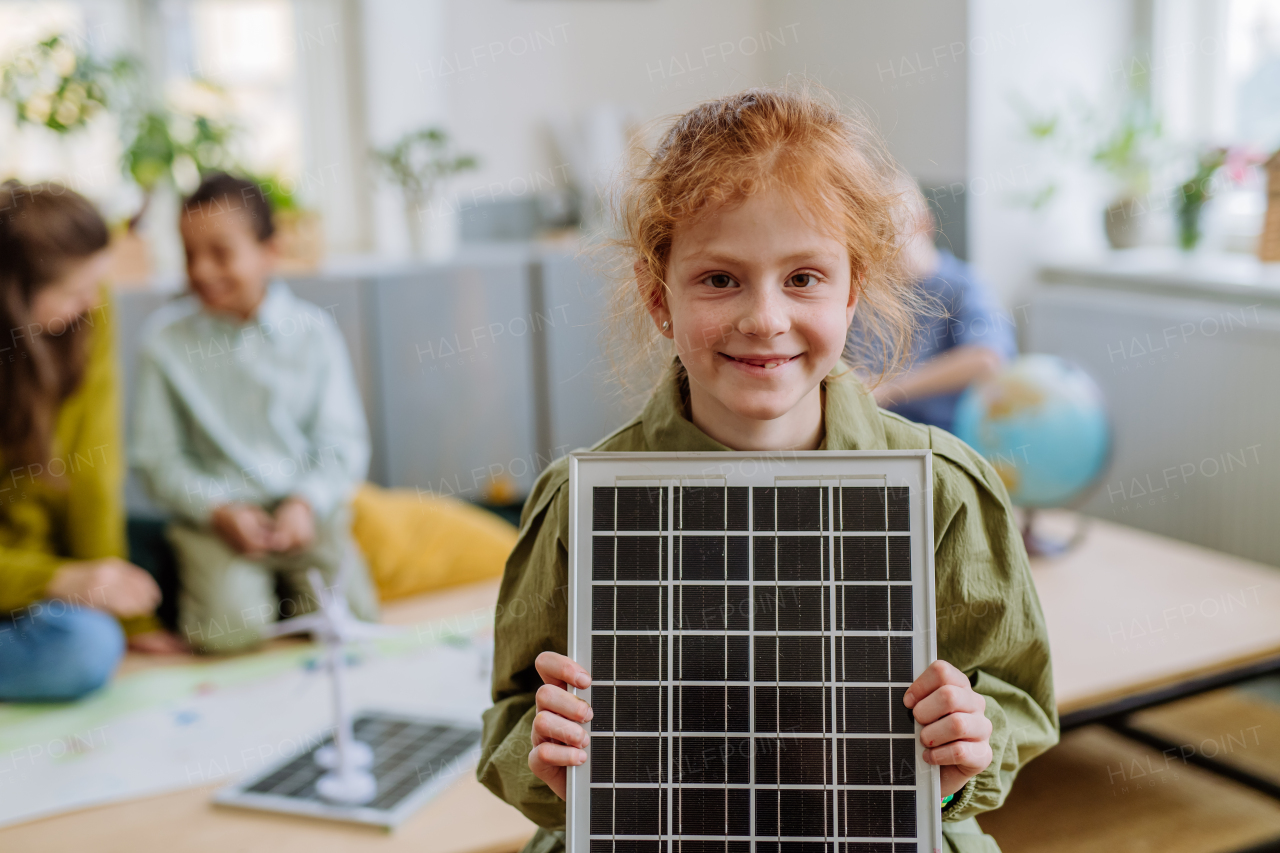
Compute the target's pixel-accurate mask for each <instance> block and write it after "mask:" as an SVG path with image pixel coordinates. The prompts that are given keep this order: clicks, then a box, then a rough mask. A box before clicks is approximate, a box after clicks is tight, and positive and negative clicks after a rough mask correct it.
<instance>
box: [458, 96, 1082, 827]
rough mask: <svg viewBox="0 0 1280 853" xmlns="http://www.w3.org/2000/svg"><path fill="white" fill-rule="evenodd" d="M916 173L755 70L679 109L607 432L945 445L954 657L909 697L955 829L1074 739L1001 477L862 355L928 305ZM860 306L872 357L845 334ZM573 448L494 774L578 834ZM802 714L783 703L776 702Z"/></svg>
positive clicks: (507, 652)
mask: <svg viewBox="0 0 1280 853" xmlns="http://www.w3.org/2000/svg"><path fill="white" fill-rule="evenodd" d="M914 192H915V189H914V187H913V185H910V184H909V183H907V182H906V181H904V180H903V176H902V175H901V173H900V171H899V170H898V169H897V167H896V166H895V165H894V163H893V162H892V161H891V159H890V158H889V157H888V155H887V154H885V153H884V150H883V147H882V145H881V143H879V142H878V141H877V140H876V138H875V136H874V134H873V133H872V132H870V131H869V130H868V129H867V128H866V126H865V125H864V123H863V122H862V121H861V120H860V119H858V118H856V117H851V116H850V115H848V114H846V113H845V112H842V111H841V110H840V109H838V108H836V107H833V106H832V105H830V104H828V103H827V102H826V101H825V100H824V99H823V98H821V97H819V96H817V95H815V94H813V93H811V92H809V91H806V90H798V91H797V90H780V89H756V90H749V91H746V92H742V93H739V94H736V95H731V96H728V97H725V98H722V99H719V100H715V101H711V102H708V103H705V104H702V105H701V106H698V107H696V108H694V109H693V110H691V111H690V112H688V113H687V114H685V115H684V116H682V117H680V118H679V119H678V120H677V121H676V123H675V124H674V126H673V127H672V128H671V129H670V131H669V132H668V133H667V134H666V136H665V138H664V139H663V141H662V143H661V144H660V146H659V147H658V149H657V150H656V151H655V152H654V153H653V154H652V155H651V156H650V157H649V158H648V159H647V161H646V163H645V165H644V166H643V167H642V168H641V170H640V172H639V173H638V174H637V175H636V177H635V178H634V179H633V180H632V182H631V183H630V185H629V186H628V188H627V190H626V192H625V193H624V195H623V197H622V201H621V205H620V210H619V219H620V226H621V236H620V238H619V239H618V243H619V246H620V248H621V249H622V250H623V251H624V252H625V253H626V255H627V256H628V260H629V261H630V267H629V271H630V273H631V275H629V276H628V277H627V281H626V282H625V283H624V285H623V286H622V287H621V288H620V289H619V293H618V299H619V302H620V306H619V311H618V315H619V316H621V317H622V318H624V322H629V323H630V325H629V328H628V331H629V332H630V333H631V335H632V337H633V340H634V347H633V350H632V351H633V353H634V355H635V356H636V358H637V360H644V359H646V358H649V357H652V356H655V355H657V356H659V357H660V358H662V360H664V361H666V363H667V364H668V368H667V369H666V371H665V373H664V375H663V377H662V379H661V380H660V381H659V383H658V384H657V386H656V388H655V389H654V391H653V393H652V396H651V397H650V399H649V401H648V403H647V405H646V406H645V408H644V410H643V412H642V413H641V414H640V415H639V416H638V417H637V418H636V419H635V420H633V421H632V422H631V423H629V424H627V425H626V426H624V427H623V428H622V429H620V430H618V431H617V432H615V433H614V434H613V435H611V436H608V437H607V438H605V439H604V440H603V441H601V442H600V443H599V444H598V445H596V447H595V448H594V449H596V450H602V451H641V452H645V451H650V452H668V453H669V452H676V451H725V450H739V451H779V450H814V449H817V450H824V449H827V450H894V449H899V450H901V449H931V450H932V451H933V478H934V481H933V490H932V492H933V494H932V498H933V516H934V543H935V552H934V562H935V585H936V597H937V651H938V660H937V661H936V662H935V663H933V664H932V665H930V666H929V667H928V668H927V669H926V670H925V671H924V672H923V673H922V674H921V675H920V676H919V677H918V678H917V679H916V680H915V682H914V683H913V684H912V685H911V686H910V688H909V689H908V690H907V691H906V693H905V695H904V697H903V704H904V705H905V706H906V708H908V709H910V711H911V713H912V714H913V715H914V717H915V720H916V721H917V722H918V723H919V724H920V726H921V731H920V739H921V741H922V744H923V748H924V752H923V755H924V760H925V761H926V762H928V763H930V764H934V765H937V766H939V768H940V771H941V782H942V794H943V796H944V803H943V812H942V816H943V820H944V827H945V829H944V839H945V840H946V842H947V843H948V844H949V845H950V846H951V848H952V849H955V850H959V851H964V850H990V849H994V842H992V841H991V839H990V838H988V837H985V836H982V834H981V830H980V829H978V827H977V825H976V823H975V822H974V821H973V820H972V818H973V817H974V816H975V815H978V814H980V813H982V812H984V811H988V810H990V809H994V808H997V807H998V806H999V805H1000V804H1001V803H1002V802H1003V801H1004V798H1005V796H1006V795H1007V794H1008V792H1009V789H1010V787H1011V785H1012V783H1013V779H1014V777H1015V775H1016V774H1017V772H1018V769H1019V768H1020V767H1021V766H1022V765H1023V764H1025V763H1026V762H1027V761H1029V760H1030V759H1031V758H1033V757H1035V756H1036V755H1038V754H1040V753H1041V752H1043V751H1044V750H1046V749H1048V748H1049V747H1050V746H1052V745H1053V744H1054V743H1056V741H1057V737H1058V729H1057V715H1056V712H1055V706H1054V699H1053V686H1052V681H1051V674H1050V665H1049V647H1048V639H1047V635H1046V631H1045V626H1044V619H1043V616H1042V614H1041V610H1040V605H1039V601H1038V599H1037V598H1036V594H1035V590H1034V587H1033V586H1032V583H1031V578H1030V574H1029V568H1028V563H1027V557H1026V553H1025V550H1024V549H1023V545H1022V540H1021V537H1020V536H1019V534H1018V531H1017V529H1016V526H1015V523H1014V519H1013V516H1012V510H1011V506H1010V504H1009V499H1008V495H1007V494H1006V492H1005V489H1004V487H1003V485H1002V484H1001V482H1000V480H999V478H998V477H997V475H996V474H995V472H994V471H993V469H992V468H991V467H990V465H988V464H987V463H986V462H985V461H984V460H983V459H982V458H981V457H980V456H979V455H978V454H977V453H975V452H974V451H973V450H971V449H970V448H969V447H968V446H967V445H965V444H963V443H962V442H960V441H959V440H958V439H956V438H954V437H953V436H951V435H950V434H948V433H946V432H944V431H942V430H939V429H937V428H934V427H926V426H921V425H918V424H915V423H912V422H910V421H907V420H905V419H903V418H901V417H899V416H897V415H894V414H891V413H888V412H885V411H883V410H881V409H879V408H877V406H876V403H875V399H874V397H873V396H872V394H871V393H870V391H868V389H867V388H866V387H865V386H864V385H863V384H862V383H861V382H860V381H859V380H858V379H857V377H856V372H855V370H853V369H852V368H853V367H857V366H859V365H860V364H862V365H865V364H867V363H874V364H889V365H893V364H900V363H901V361H902V358H903V356H905V355H906V354H908V353H910V351H911V333H912V326H913V322H914V320H913V318H914V317H915V316H916V315H917V313H918V312H919V311H920V310H921V309H922V307H924V306H922V305H921V304H920V297H919V296H918V293H917V290H916V289H915V288H914V286H913V284H912V276H911V273H910V271H909V270H908V269H907V268H906V263H905V259H904V258H903V256H902V255H903V253H902V251H901V249H902V247H903V246H904V245H905V244H906V243H907V242H908V241H909V240H910V238H911V236H912V235H911V234H909V233H906V232H907V231H909V230H910V227H911V225H909V224H908V223H913V222H915V221H916V218H915V217H911V216H909V215H904V211H910V210H911V209H914V207H915V206H916V205H917V204H918V200H917V199H915V198H908V197H907V196H906V195H905V194H907V193H914ZM855 311H856V312H857V313H858V315H859V321H860V322H859V328H860V329H862V330H863V336H862V343H863V344H864V345H865V346H866V347H867V348H868V351H871V350H874V352H875V353H876V355H875V358H874V361H873V360H872V359H870V358H865V359H864V358H863V354H862V353H859V352H850V351H846V347H845V344H846V337H845V336H846V333H847V331H848V329H849V327H850V325H851V323H852V321H853V317H854V313H855ZM569 541H570V540H569V494H568V465H567V462H566V460H563V459H562V460H560V461H559V462H558V463H556V464H554V465H552V466H551V467H550V468H548V469H547V471H546V472H544V474H543V475H542V477H541V478H540V479H539V481H538V483H537V485H536V486H535V487H534V490H533V492H532V494H531V495H530V497H529V500H528V502H527V504H526V505H525V510H524V518H523V519H522V524H521V533H520V539H519V541H518V543H517V545H516V547H515V550H514V552H513V553H512V555H511V558H510V560H509V561H508V563H507V568H506V575H505V577H504V579H503V583H502V591H501V594H500V600H499V607H498V614H499V615H498V618H497V623H496V648H495V656H494V683H493V696H494V707H493V708H491V709H490V710H489V711H487V712H486V714H485V731H484V747H485V751H484V756H483V758H482V760H481V763H480V767H479V771H478V775H479V778H480V780H481V781H482V782H483V783H484V784H485V785H487V786H488V787H489V788H490V789H491V790H492V791H493V792H494V793H496V794H497V795H498V796H499V797H502V798H503V799H505V800H506V801H507V802H509V803H511V804H512V805H514V806H516V807H517V808H519V809H520V810H521V811H522V812H523V813H524V814H526V815H527V816H528V817H529V818H530V819H532V820H533V821H534V822H535V823H537V824H539V825H540V826H541V827H543V829H542V830H541V831H540V832H539V833H538V835H536V836H535V837H534V839H533V841H531V842H530V846H529V847H528V848H526V849H528V850H538V851H554V850H559V849H561V848H562V846H563V844H564V833H563V829H564V825H565V804H564V796H565V786H566V773H567V768H568V767H572V766H577V765H582V764H584V763H586V761H587V760H588V753H587V745H588V737H587V734H586V732H585V730H584V729H583V727H582V724H583V723H586V722H588V721H590V720H591V719H592V716H593V710H592V708H591V707H589V706H588V704H587V703H586V702H585V701H583V700H582V699H580V698H578V697H576V696H574V695H573V694H572V693H571V692H570V689H571V688H579V689H584V688H587V687H589V686H590V684H591V677H590V674H589V673H587V672H586V671H585V670H584V669H583V668H582V667H580V666H578V665H577V664H576V663H575V662H574V661H572V660H570V659H569V658H568V657H566V656H565V655H564V654H563V653H564V652H565V651H566V649H567V630H568V596H567V595H566V594H565V592H566V590H567V584H568V582H569V579H568V577H567V566H568V548H569ZM780 713H781V715H782V716H783V717H785V715H786V713H787V711H786V709H785V708H783V709H781V712H780Z"/></svg>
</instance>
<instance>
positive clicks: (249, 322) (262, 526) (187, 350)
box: [132, 174, 377, 652]
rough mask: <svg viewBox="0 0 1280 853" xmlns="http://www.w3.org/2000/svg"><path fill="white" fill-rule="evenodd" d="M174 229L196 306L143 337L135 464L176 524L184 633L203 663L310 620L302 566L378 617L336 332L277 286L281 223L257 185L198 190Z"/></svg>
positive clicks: (351, 404) (310, 599) (360, 428)
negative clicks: (354, 531) (363, 545)
mask: <svg viewBox="0 0 1280 853" xmlns="http://www.w3.org/2000/svg"><path fill="white" fill-rule="evenodd" d="M180 227H181V231H182V241H183V246H184V248H185V250H186V257H187V276H188V279H189V282H190V286H191V295H190V296H188V297H185V298H183V299H181V300H179V301H177V302H176V303H174V304H172V305H170V306H167V307H166V308H164V309H162V310H160V311H158V312H157V313H156V314H155V315H154V316H153V317H152V318H151V320H150V321H149V323H148V327H147V329H146V330H145V331H144V333H143V334H144V340H143V345H142V352H141V355H140V357H139V364H138V394H137V410H136V413H135V414H136V417H135V432H134V435H133V437H132V438H133V441H132V456H133V460H134V464H135V465H136V466H137V468H138V469H139V470H140V472H141V474H142V476H143V479H144V480H145V482H146V484H147V486H148V488H149V490H150V492H151V494H152V495H153V497H154V499H155V500H156V502H157V503H158V504H159V505H160V506H161V507H163V508H164V509H165V510H167V511H168V512H170V513H172V514H173V515H174V516H175V517H176V520H175V521H174V522H173V524H172V525H170V527H169V529H168V531H167V535H168V538H169V541H170V542H171V543H172V544H173V547H174V549H175V551H176V554H177V558H178V572H179V579H180V584H181V590H182V591H181V593H180V596H179V602H178V623H179V630H180V632H181V634H182V636H183V638H184V639H186V640H187V641H188V642H189V643H191V645H192V646H193V647H194V648H195V649H197V650H198V651H202V652H231V651H237V650H242V649H247V648H251V647H253V646H254V645H256V644H258V643H259V642H260V640H261V639H262V634H261V629H262V627H263V626H264V625H266V624H268V623H271V622H274V621H275V620H276V619H278V618H281V617H284V618H287V617H290V616H295V615H298V614H300V613H304V612H308V611H310V610H313V609H314V608H315V606H316V604H317V602H316V600H315V597H314V595H313V594H312V592H311V590H310V587H309V584H308V582H307V578H306V572H307V570H308V569H309V568H311V567H315V568H317V569H319V570H320V572H321V573H322V575H323V576H324V579H325V583H326V585H335V584H340V585H341V587H342V589H343V590H344V592H345V595H346V598H347V600H348V602H349V604H350V606H351V609H352V611H353V612H354V613H355V614H356V615H357V616H359V617H361V618H363V619H369V620H372V619H375V618H376V613H377V598H376V596H375V593H374V590H373V587H372V584H371V583H370V580H369V575H368V570H367V568H366V566H365V563H364V560H363V558H362V557H361V556H360V553H359V551H358V550H357V548H356V546H355V544H354V542H353V541H352V539H351V535H350V515H349V511H348V501H349V499H350V496H351V494H352V492H353V491H354V489H355V487H356V485H357V484H358V483H359V482H360V481H361V480H362V479H363V478H364V475H365V471H366V468H367V466H368V461H369V438H368V430H367V428H366V425H365V421H364V411H363V408H362V404H361V401H360V395H359V392H358V391H357V389H356V384H355V379H354V377H353V374H352V370H351V364H350V360H349V358H348V356H347V350H346V346H345V344H344V343H343V340H342V336H341V334H340V333H339V332H338V329H337V327H336V325H335V323H334V321H333V318H332V317H331V316H330V315H329V314H326V313H325V312H324V311H322V310H321V309H320V308H318V307H317V306H315V305H312V304H310V303H308V302H305V301H303V300H301V299H298V298H297V297H296V296H294V295H293V293H292V292H291V291H290V290H289V288H288V287H287V286H286V285H285V284H284V283H283V282H280V281H272V280H271V277H272V272H273V269H274V264H275V259H276V250H275V244H274V242H273V240H272V236H273V234H274V226H273V224H272V219H271V210H270V207H269V206H268V204H267V201H266V199H265V198H264V196H263V194H262V191H261V190H260V189H259V187H258V186H257V185H255V184H253V183H251V182H249V181H246V180H243V179H240V178H235V177H232V176H230V175H226V174H215V175H212V176H210V177H208V178H206V179H205V181H204V182H203V183H202V184H201V185H200V187H199V188H198V189H197V190H196V191H195V193H193V194H192V195H191V196H190V197H189V198H188V199H186V201H185V202H184V203H183V207H182V214H181V221H180ZM278 589H279V590H280V591H282V592H283V595H282V596H279V597H278V596H277V590H278Z"/></svg>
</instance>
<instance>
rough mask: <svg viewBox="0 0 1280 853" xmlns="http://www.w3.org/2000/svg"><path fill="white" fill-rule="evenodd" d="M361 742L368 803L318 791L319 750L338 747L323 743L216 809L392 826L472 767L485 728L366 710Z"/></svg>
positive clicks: (230, 793) (358, 724) (223, 796)
mask: <svg viewBox="0 0 1280 853" xmlns="http://www.w3.org/2000/svg"><path fill="white" fill-rule="evenodd" d="M353 728H354V730H355V736H356V740H358V741H361V742H363V743H366V744H368V745H369V747H370V748H372V750H373V765H372V767H370V770H371V771H372V773H373V775H374V778H375V779H376V780H377V782H378V793H377V795H376V796H375V797H374V799H373V800H372V801H371V802H369V803H367V804H365V805H355V806H352V805H343V804H339V803H331V802H327V801H326V800H325V799H324V798H323V797H321V796H320V794H319V793H318V792H317V791H316V782H317V780H319V778H320V776H321V775H322V774H323V773H324V772H325V770H324V768H323V767H321V766H320V765H319V764H318V763H317V762H316V760H315V754H316V750H318V749H320V748H321V747H324V746H329V745H331V744H332V743H333V738H332V736H329V737H325V738H323V739H318V742H317V743H315V744H314V745H313V746H312V747H311V748H310V749H308V750H306V751H305V752H300V753H299V754H297V755H295V756H293V757H291V758H289V759H286V760H285V761H282V762H280V763H279V764H277V765H275V766H274V767H271V768H268V769H267V770H266V771H264V772H262V773H259V774H257V775H255V776H252V777H250V778H248V779H244V780H241V781H239V782H236V783H234V784H232V785H229V786H227V787H226V788H223V789H222V790H221V791H219V792H218V794H217V795H216V796H215V797H214V801H215V802H217V803H218V804H219V805H224V806H235V807H239V808H247V809H257V810H260V811H273V812H288V813H291V814H300V815H306V816H308V817H318V818H326V819H329V820H339V821H350V822H353V823H364V824H371V825H374V826H382V827H387V828H391V827H395V826H397V825H398V824H400V823H401V822H402V821H403V820H404V819H405V818H407V817H408V816H409V815H411V814H413V813H414V812H415V811H416V810H417V809H418V808H419V807H421V806H422V805H423V803H425V802H427V801H428V800H430V799H431V798H432V797H434V796H435V795H436V794H438V793H439V792H440V791H442V790H443V789H444V788H445V787H447V786H448V785H450V784H452V783H453V781H454V780H455V779H456V778H457V776H458V774H459V773H462V772H466V771H467V770H468V769H470V767H471V765H472V764H473V762H474V761H475V759H476V757H477V756H478V755H479V753H480V728H479V726H476V725H472V724H470V723H467V724H462V723H458V722H456V721H452V720H445V719H425V718H416V717H408V716H404V715H399V714H387V713H381V712H374V711H370V712H365V713H362V714H360V715H359V716H357V717H356V719H355V724H354V727H353Z"/></svg>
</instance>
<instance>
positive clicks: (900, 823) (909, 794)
mask: <svg viewBox="0 0 1280 853" xmlns="http://www.w3.org/2000/svg"><path fill="white" fill-rule="evenodd" d="M915 834H916V792H915V791H894V792H893V836H894V837H895V838H913V837H914V836H915Z"/></svg>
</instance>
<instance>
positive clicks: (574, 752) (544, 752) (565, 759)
mask: <svg viewBox="0 0 1280 853" xmlns="http://www.w3.org/2000/svg"><path fill="white" fill-rule="evenodd" d="M586 763H587V753H586V751H585V750H581V749H578V748H577V747H576V746H565V745H564V744H562V743H550V742H547V743H540V744H538V745H537V746H535V747H534V748H533V751H532V752H530V753H529V769H530V770H532V771H533V772H534V775H536V776H537V777H538V778H539V779H542V778H543V775H542V773H546V772H548V771H552V770H553V768H557V767H558V768H565V767H577V766H579V765H581V764H586ZM539 770H541V771H542V773H540V772H539Z"/></svg>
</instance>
